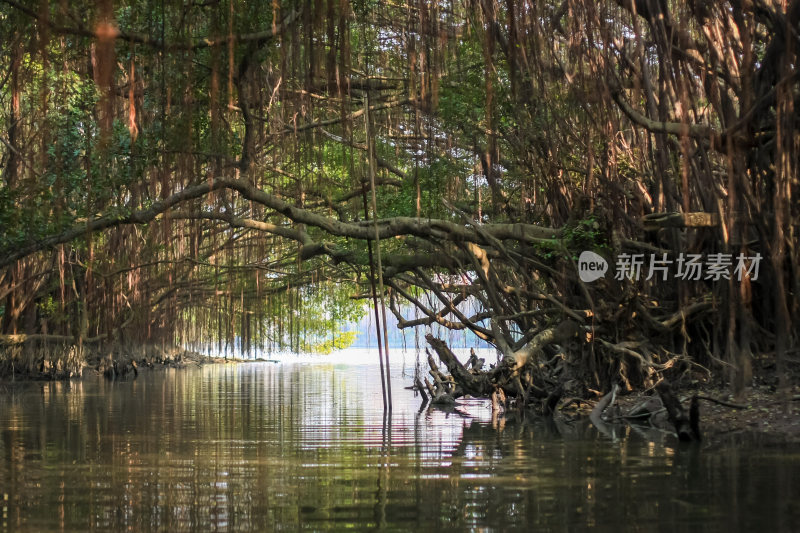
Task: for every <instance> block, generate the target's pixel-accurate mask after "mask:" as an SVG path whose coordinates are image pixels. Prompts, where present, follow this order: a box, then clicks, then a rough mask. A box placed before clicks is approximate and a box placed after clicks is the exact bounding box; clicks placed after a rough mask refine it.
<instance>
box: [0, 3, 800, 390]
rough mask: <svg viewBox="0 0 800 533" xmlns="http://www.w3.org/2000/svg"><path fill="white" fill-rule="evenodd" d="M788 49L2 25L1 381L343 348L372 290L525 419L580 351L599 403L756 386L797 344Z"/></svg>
mask: <svg viewBox="0 0 800 533" xmlns="http://www.w3.org/2000/svg"><path fill="white" fill-rule="evenodd" d="M799 25H800V0H790V1H788V2H785V3H780V2H773V1H770V0H756V1H738V0H730V1H726V2H703V1H699V0H694V1H689V2H670V1H666V0H616V1H612V0H605V1H601V2H596V1H593V0H592V1H588V0H563V1H561V0H556V1H552V2H551V1H545V2H532V1H530V0H503V1H497V0H467V1H459V0H452V1H450V0H433V1H426V0H408V1H406V2H394V1H387V2H377V1H373V0H359V1H355V2H347V1H345V0H299V1H287V0H271V1H247V2H244V1H239V0H209V1H202V2H197V1H186V0H180V1H177V0H160V1H154V0H148V1H138V2H132V1H116V2H114V1H111V0H104V1H98V2H94V1H92V2H86V1H77V2H48V1H46V0H42V1H40V2H23V1H15V0H2V1H0V31H2V36H0V49H1V53H0V110H2V111H1V112H0V141H2V145H0V155H1V156H2V178H1V179H0V228H1V229H0V334H3V337H2V338H3V342H4V346H5V348H4V350H5V352H4V354H5V355H4V357H5V359H4V360H5V361H7V363H4V364H5V365H6V367H7V366H8V365H12V367H13V365H14V364H15V363H14V361H15V360H16V361H18V362H17V363H16V364H19V358H20V357H22V356H21V354H22V353H24V352H25V350H26V349H29V350H30V349H33V346H40V345H48V346H49V345H54V344H56V343H60V344H66V345H69V346H75V347H77V352H76V351H75V350H74V349H73V350H67V351H66V352H65V353H69V354H72V355H71V356H70V357H73V362H74V358H75V357H77V359H78V360H80V359H81V358H82V357H83V355H82V353H83V350H84V347H85V346H101V347H108V349H109V350H110V349H112V348H111V347H112V346H119V345H125V344H131V343H142V342H149V343H169V344H187V343H211V342H214V343H219V346H222V345H223V344H229V345H235V346H237V347H238V349H241V350H243V351H249V350H252V349H254V348H257V347H271V348H275V349H279V348H290V349H294V350H308V349H325V348H330V347H333V346H335V345H336V346H339V345H342V344H346V342H347V337H348V335H346V334H343V333H342V332H340V331H339V330H340V328H341V324H342V322H344V321H347V320H351V319H354V318H355V317H357V316H359V314H360V313H362V312H364V309H366V306H365V304H364V300H363V298H366V297H367V296H369V295H370V294H371V292H372V291H373V290H375V291H376V292H377V293H379V295H382V296H383V297H384V301H385V304H386V306H388V307H389V308H390V310H391V311H394V312H395V313H396V314H397V318H398V320H399V322H400V325H401V326H404V327H409V326H415V325H417V326H426V325H431V324H434V323H438V324H440V325H442V326H444V327H447V328H451V329H466V330H469V331H472V332H473V333H475V334H476V335H478V336H479V337H481V338H483V339H485V340H487V341H488V342H490V343H492V344H493V345H494V346H496V347H497V348H498V349H499V350H500V351H501V352H502V353H503V354H505V355H506V356H508V359H507V361H508V362H509V365H510V367H512V369H511V370H510V372H512V373H511V374H508V376H509V380H511V381H514V380H517V378H520V379H521V380H522V383H526V387H525V388H524V389H525V391H531V390H534V389H535V388H536V387H537V385H536V383H541V380H542V379H544V380H545V382H546V380H547V379H548V378H545V377H543V376H541V375H540V374H541V368H543V367H540V366H539V365H540V364H544V363H545V362H547V361H548V360H549V359H550V358H551V357H552V356H553V355H554V354H556V353H557V352H559V350H560V349H561V348H563V349H564V350H566V356H565V357H563V358H562V361H563V362H561V363H559V364H560V365H561V367H560V370H559V371H560V372H562V375H563V376H568V377H569V378H570V380H566V378H565V379H564V380H563V381H567V382H572V381H574V382H580V383H581V384H582V386H586V387H590V388H598V389H603V388H608V386H609V384H610V383H612V382H618V381H619V382H621V383H622V384H623V385H624V386H627V387H636V386H642V385H645V384H648V383H650V382H652V381H653V380H654V379H655V378H656V377H657V376H660V375H663V374H664V373H670V372H672V373H674V374H676V375H678V374H683V373H686V372H689V371H691V372H696V373H699V374H698V375H706V374H707V373H709V372H710V371H714V370H723V369H725V370H728V371H730V372H729V374H728V376H729V377H730V378H731V379H732V382H733V383H734V385H738V387H741V386H742V385H744V384H745V383H746V381H747V380H748V379H749V375H750V372H751V367H752V364H753V360H754V357H756V358H757V361H758V362H759V364H765V365H766V364H773V363H777V365H778V366H779V368H784V366H785V365H786V364H787V357H786V354H787V352H788V351H789V350H791V349H792V346H795V344H796V338H797V334H798V323H797V322H796V321H794V320H793V319H792V317H793V316H795V314H796V311H797V308H798V295H800V286H799V285H798V284H799V283H800V274H799V273H798V271H797V269H798V266H799V265H800V257H799V255H798V254H800V251H799V250H798V249H797V247H796V245H795V243H796V235H797V234H798V216H799V215H800V212H798V206H797V202H795V201H793V197H794V196H796V195H797V194H798V192H800V191H798V145H799V144H800V136H799V135H798V132H797V129H796V121H797V116H798V114H797V108H798V105H799V104H800V102H798V98H799V97H800V84H799V83H798V82H799V81H800V80H799V79H798V61H797V52H798V48H800V42H799V41H798V29H800V28H799ZM373 194H374V196H373ZM584 251H593V252H594V253H595V254H597V257H600V258H604V259H605V260H606V261H607V262H608V263H609V264H610V267H609V268H610V269H609V273H608V275H606V276H605V277H604V278H601V279H598V280H595V281H591V282H587V281H583V280H582V279H581V277H580V276H579V265H578V258H579V257H580V254H581V253H582V252H584ZM639 254H641V255H639ZM664 254H666V256H665V255H664ZM681 254H683V255H681ZM688 254H699V255H700V256H701V258H700V260H701V261H702V266H703V267H704V268H705V270H704V271H702V273H701V274H699V275H698V276H696V278H697V279H694V277H693V276H688V277H687V276H685V275H683V276H681V274H685V272H681V270H680V269H681V268H683V267H685V266H686V265H685V263H684V262H683V261H684V260H685V259H687V258H688V257H689V255H688ZM651 258H655V259H651ZM759 259H760V262H759ZM656 260H659V261H663V263H652V262H651V261H656ZM638 261H641V264H642V270H641V275H639V276H635V275H628V276H626V275H614V274H615V273H616V274H620V273H621V274H633V273H634V272H633V271H630V272H625V271H621V269H623V270H624V268H625V267H626V265H627V266H628V267H630V266H631V265H632V264H636V262H638ZM655 264H658V265H663V266H666V270H664V271H660V270H659V271H657V273H656V275H654V276H649V277H648V276H647V275H646V274H647V273H650V274H653V270H652V267H653V266H654V265H655ZM737 265H738V269H737ZM720 266H722V267H726V266H727V267H730V268H724V269H723V270H724V271H725V275H713V272H714V269H716V270H717V271H719V270H720ZM615 267H616V268H615ZM755 267H758V270H756V268H755ZM709 272H711V275H708V273H709ZM756 273H757V274H756ZM662 274H663V275H662ZM682 278H685V279H682ZM370 280H373V281H375V286H374V287H375V289H373V288H372V287H373V285H371V284H370ZM381 280H382V282H383V283H381ZM409 304H410V305H411V306H413V307H414V308H415V309H416V318H413V319H411V318H409V314H408V313H407V312H404V311H403V310H404V309H405V308H407V307H408V305H409ZM435 342H436V341H435V339H433V338H431V343H432V344H433V345H434V348H438V349H437V352H440V351H441V350H446V348H443V347H441V346H438V345H436V344H435ZM554 345H555V347H553V346H554ZM103 349H105V348H103ZM49 353H50V354H51V355H50V356H49V357H61V356H60V355H59V356H56V355H52V354H54V353H57V352H55V351H52V350H51V351H50V352H49ZM76 354H77V355H76ZM440 355H441V354H440ZM65 357H66V356H65ZM15 358H17V359H15ZM445 359H446V356H445ZM8 361H10V362H8ZM33 361H34V363H32V364H40V365H41V364H42V362H41V360H35V359H34V360H33ZM551 362H552V361H551ZM450 370H451V372H452V373H453V374H454V375H455V374H456V373H457V372H458V371H459V368H457V367H454V368H451V369H450ZM549 375H552V374H549ZM465 380H466V381H463V383H462V385H463V384H464V383H467V381H468V380H467V378H465ZM511 381H510V382H511ZM515 383H517V384H519V383H520V382H519V380H517V381H516V382H515ZM475 386H476V387H478V385H475ZM518 386H519V387H521V385H518ZM481 387H483V385H480V387H478V388H481ZM520 390H522V389H520ZM535 390H538V389H535ZM478 392H486V391H485V390H483V389H482V388H481V390H480V391H478ZM526 394H527V393H526Z"/></svg>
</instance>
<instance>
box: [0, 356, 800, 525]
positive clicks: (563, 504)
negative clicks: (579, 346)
mask: <svg viewBox="0 0 800 533" xmlns="http://www.w3.org/2000/svg"><path fill="white" fill-rule="evenodd" d="M378 372H379V371H378V368H377V366H371V365H347V364H331V363H327V362H324V361H321V360H320V359H305V360H304V362H302V363H286V362H284V363H280V364H272V363H255V364H240V365H209V366H205V367H202V368H189V369H183V370H166V371H158V372H150V373H143V374H142V376H140V378H139V379H138V380H136V381H132V382H123V383H110V382H107V381H104V380H102V379H87V380H84V381H80V382H75V383H71V384H68V383H27V384H13V385H12V384H8V383H6V384H4V385H0V431H1V432H2V434H1V435H0V436H1V438H0V458H1V460H0V529H3V530H14V531H88V530H96V531H100V530H114V531H118V530H123V529H127V530H161V531H189V530H199V531H211V530H219V531H225V530H258V531H295V530H298V529H302V530H328V529H332V530H342V529H355V530H366V529H386V530H394V531H403V530H417V531H427V530H431V529H439V530H482V531H509V530H514V529H520V530H521V529H523V528H524V529H526V530H531V529H535V530H548V531H574V530H577V529H585V528H588V527H599V528H600V529H606V530H608V529H612V528H613V529H615V530H618V529H620V528H622V529H624V530H641V531H651V530H663V531H673V530H674V531H685V530H689V531H692V530H696V531H709V530H710V531H729V530H764V531H791V530H795V529H796V527H797V524H800V521H799V520H800V503H799V502H800V490H799V489H800V450H797V449H785V448H769V447H760V446H756V445H750V446H748V445H741V444H740V445H736V446H734V445H731V446H729V447H718V448H716V449H704V450H696V449H692V448H680V447H678V446H677V444H676V443H675V442H673V441H672V440H671V439H670V438H668V437H666V436H659V435H656V440H655V441H650V440H648V439H647V438H645V437H643V436H641V435H638V434H637V433H635V432H632V431H630V430H628V431H625V432H623V434H621V435H618V436H617V438H616V439H612V438H609V436H607V435H602V434H598V432H597V431H596V430H594V429H593V428H592V427H591V425H589V424H588V422H586V421H575V422H573V423H566V422H559V423H557V424H546V423H544V422H542V421H533V422H521V421H519V420H515V419H514V418H513V417H508V418H506V419H505V420H503V419H500V420H493V419H492V415H491V410H490V409H489V407H488V405H487V404H486V403H482V402H467V403H465V404H463V405H460V406H459V407H458V409H457V410H456V411H453V412H450V413H447V412H444V411H440V410H424V411H421V412H420V411H419V410H418V409H419V403H420V401H419V398H415V397H414V393H413V392H412V391H410V390H407V389H404V388H403V387H404V386H407V385H409V384H410V381H411V378H410V376H408V375H403V369H401V368H400V367H399V366H398V367H397V368H394V369H393V375H392V378H393V387H394V413H393V415H392V417H391V420H390V421H389V420H386V423H384V417H383V411H382V405H381V396H380V382H379V381H378V379H377V376H378ZM406 372H408V369H406Z"/></svg>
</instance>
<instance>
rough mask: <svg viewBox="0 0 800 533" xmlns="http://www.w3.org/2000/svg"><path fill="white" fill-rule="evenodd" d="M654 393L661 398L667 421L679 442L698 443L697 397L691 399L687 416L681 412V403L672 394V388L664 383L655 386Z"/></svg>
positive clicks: (698, 410)
mask: <svg viewBox="0 0 800 533" xmlns="http://www.w3.org/2000/svg"><path fill="white" fill-rule="evenodd" d="M656 391H657V392H658V394H659V396H661V402H662V403H663V404H664V408H666V410H667V420H669V422H670V424H672V426H673V427H674V428H675V433H677V435H678V440H680V441H681V442H700V408H699V406H698V399H697V396H694V397H693V398H692V405H691V408H690V410H689V415H690V416H688V417H687V416H686V412H685V411H684V410H683V406H682V405H681V402H680V401H678V399H677V398H676V397H675V395H674V394H673V392H672V387H671V386H670V385H669V383H667V382H666V381H662V382H661V383H659V384H658V385H656Z"/></svg>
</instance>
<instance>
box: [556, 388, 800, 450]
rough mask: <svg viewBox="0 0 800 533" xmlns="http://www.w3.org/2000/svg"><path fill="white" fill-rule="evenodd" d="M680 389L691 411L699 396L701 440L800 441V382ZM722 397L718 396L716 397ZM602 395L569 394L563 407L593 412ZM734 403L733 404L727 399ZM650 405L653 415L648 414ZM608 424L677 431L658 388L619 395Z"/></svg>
mask: <svg viewBox="0 0 800 533" xmlns="http://www.w3.org/2000/svg"><path fill="white" fill-rule="evenodd" d="M675 395H676V397H677V398H678V400H679V401H680V403H681V405H682V406H683V408H684V410H685V412H686V413H689V411H690V408H691V403H692V398H693V397H695V396H697V397H698V400H697V405H698V411H699V413H698V414H699V429H700V434H701V437H702V438H701V443H700V444H701V446H702V447H703V448H712V447H718V446H725V445H736V444H737V443H741V442H757V443H759V444H762V445H781V444H794V445H800V387H798V386H797V385H795V386H793V387H792V388H791V389H790V390H789V391H787V392H786V393H778V392H776V391H775V389H774V387H771V386H766V385H760V386H754V387H751V388H748V389H747V390H746V392H745V394H744V396H743V397H741V398H738V399H734V398H732V397H731V395H730V394H729V389H728V388H726V387H724V386H713V385H703V386H696V387H684V388H677V389H676V390H675ZM715 400H716V401H715ZM599 402H600V400H577V399H576V400H571V399H570V400H567V401H566V402H564V404H563V405H562V407H561V413H562V414H563V415H565V416H568V417H583V416H586V417H589V416H590V415H591V413H592V411H593V410H594V409H595V408H596V407H597V405H598V403H599ZM725 404H728V405H725ZM645 410H649V412H650V416H642V413H643V412H644V411H645ZM602 422H603V423H604V424H607V426H606V427H612V426H616V427H622V426H625V425H631V426H635V427H636V429H640V430H643V431H648V430H651V429H653V430H657V431H662V432H665V433H667V434H670V435H673V436H674V438H675V439H676V441H677V436H675V430H674V428H673V427H672V424H670V422H669V420H668V419H667V414H666V412H665V411H664V410H663V406H662V405H661V400H660V398H659V395H658V393H657V392H656V391H655V390H651V391H642V392H634V393H630V394H625V395H617V396H616V397H615V398H614V403H613V405H610V406H608V407H607V408H606V409H605V410H604V413H603V419H602Z"/></svg>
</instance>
